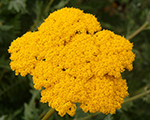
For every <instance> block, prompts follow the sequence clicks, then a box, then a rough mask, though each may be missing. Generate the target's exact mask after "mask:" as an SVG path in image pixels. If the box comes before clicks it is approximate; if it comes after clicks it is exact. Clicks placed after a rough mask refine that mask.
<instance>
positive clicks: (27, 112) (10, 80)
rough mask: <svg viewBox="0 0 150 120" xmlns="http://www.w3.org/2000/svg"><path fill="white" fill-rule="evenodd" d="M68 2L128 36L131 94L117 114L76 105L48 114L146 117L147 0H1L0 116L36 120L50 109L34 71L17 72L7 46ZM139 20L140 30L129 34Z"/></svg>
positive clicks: (124, 119) (82, 118)
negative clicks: (35, 81) (71, 111)
mask: <svg viewBox="0 0 150 120" xmlns="http://www.w3.org/2000/svg"><path fill="white" fill-rule="evenodd" d="M66 6H67V7H76V8H80V9H82V10H84V12H88V13H91V14H94V15H95V16H96V17H97V18H98V21H99V22H100V23H101V25H102V27H103V29H109V30H112V31H114V32H115V33H117V34H120V35H124V36H125V37H126V38H130V41H131V42H133V43H134V49H133V52H134V53H136V60H135V62H134V69H133V70H132V71H131V72H128V71H126V72H125V73H124V74H123V78H125V79H127V82H128V87H129V89H128V91H129V94H130V95H129V97H128V98H126V99H128V101H127V102H126V103H124V104H123V105H122V106H123V107H122V109H120V110H117V112H116V114H115V115H110V114H108V115H104V114H101V113H96V114H90V113H86V114H85V113H84V112H83V111H82V110H81V109H79V108H78V109H77V111H76V114H75V116H74V117H70V116H69V115H65V116H64V117H63V118H61V117H60V116H59V115H58V114H57V112H55V114H53V116H52V117H51V118H50V119H49V120H103V119H104V120H149V119H150V94H149V93H148V90H149V89H150V0H0V120H40V119H41V118H42V117H43V116H44V115H45V113H46V112H47V111H48V110H49V107H48V106H47V104H43V103H40V102H39V100H40V91H37V90H35V89H34V88H33V83H32V77H31V76H29V75H28V76H26V77H21V76H15V74H14V72H13V71H12V70H11V69H10V67H9V62H10V60H9V54H8V52H7V49H8V47H9V45H10V43H11V42H12V41H13V40H14V39H16V38H17V37H20V36H22V35H23V34H24V33H26V32H27V31H35V30H37V28H38V26H39V25H40V24H41V23H42V22H43V19H44V18H46V17H47V16H48V15H49V14H50V13H51V12H53V11H55V10H57V9H60V8H62V7H66ZM60 19H61V18H60ZM144 23H145V24H144ZM143 24H144V25H145V26H144V27H143V28H144V29H143V31H141V32H140V33H139V34H138V35H136V36H134V37H132V36H130V35H131V34H132V33H134V32H135V31H136V30H137V29H138V28H139V27H141V26H142V25H143ZM146 92H147V93H146ZM149 92H150V91H149ZM143 95H144V96H143ZM133 96H135V97H133ZM137 98H138V99H137Z"/></svg>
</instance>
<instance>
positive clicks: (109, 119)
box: [104, 114, 113, 120]
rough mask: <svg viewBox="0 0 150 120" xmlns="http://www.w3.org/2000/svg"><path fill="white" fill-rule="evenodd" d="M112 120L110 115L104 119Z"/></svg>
mask: <svg viewBox="0 0 150 120" xmlns="http://www.w3.org/2000/svg"><path fill="white" fill-rule="evenodd" d="M112 119H113V118H112V115H111V114H108V115H107V116H106V117H105V118H104V120H112Z"/></svg>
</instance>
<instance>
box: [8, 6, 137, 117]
mask: <svg viewBox="0 0 150 120" xmlns="http://www.w3.org/2000/svg"><path fill="white" fill-rule="evenodd" d="M132 47H133V44H132V43H130V42H129V40H126V39H125V38H124V37H121V36H120V35H116V34H114V33H113V32H111V31H109V30H101V26H100V23H99V22H98V21H97V19H96V18H95V17H94V16H93V15H91V14H87V13H83V11H81V10H79V9H75V8H63V9H60V10H58V11H55V12H54V13H52V14H50V15H49V17H48V18H47V19H45V22H44V23H42V24H41V26H40V27H39V28H38V31H36V32H27V33H26V34H24V35H23V36H22V37H20V38H17V39H16V40H14V41H13V42H12V43H11V46H10V48H9V50H8V51H9V53H10V54H11V57H10V59H11V63H10V66H11V69H12V70H14V71H15V72H16V75H18V74H19V73H20V74H21V75H22V76H25V75H26V74H31V75H32V76H33V82H34V87H35V88H36V89H41V88H42V87H44V88H45V89H44V90H42V92H41V95H42V98H41V102H43V103H46V102H48V103H49V106H51V107H52V108H54V109H56V110H57V111H58V112H59V114H60V115H61V116H64V115H65V114H66V113H68V114H69V115H71V116H73V115H74V114H75V111H76V105H75V103H80V108H82V109H83V111H85V112H88V111H89V112H91V113H94V112H102V113H105V114H108V113H111V114H114V113H115V112H116V109H120V108H121V104H122V103H123V99H124V98H125V97H126V96H128V92H127V89H128V87H127V84H126V80H123V79H122V77H121V73H122V72H124V71H125V69H128V70H132V62H133V61H134V57H135V55H134V54H133V52H132Z"/></svg>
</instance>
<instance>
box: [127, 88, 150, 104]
mask: <svg viewBox="0 0 150 120" xmlns="http://www.w3.org/2000/svg"><path fill="white" fill-rule="evenodd" d="M149 93H150V90H148V91H145V92H143V93H141V94H138V95H135V96H133V97H131V98H129V99H127V100H125V101H124V103H126V102H129V101H133V100H135V99H138V98H140V97H142V96H144V95H146V94H149Z"/></svg>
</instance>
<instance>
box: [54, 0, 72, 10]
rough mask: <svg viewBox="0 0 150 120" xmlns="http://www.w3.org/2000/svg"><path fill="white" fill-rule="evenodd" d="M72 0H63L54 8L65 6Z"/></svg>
mask: <svg viewBox="0 0 150 120" xmlns="http://www.w3.org/2000/svg"><path fill="white" fill-rule="evenodd" d="M69 1H70V0H61V1H60V2H59V3H58V4H57V5H55V6H54V7H53V9H60V8H62V7H64V6H65V5H66V4H67V3H68V2H69Z"/></svg>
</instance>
